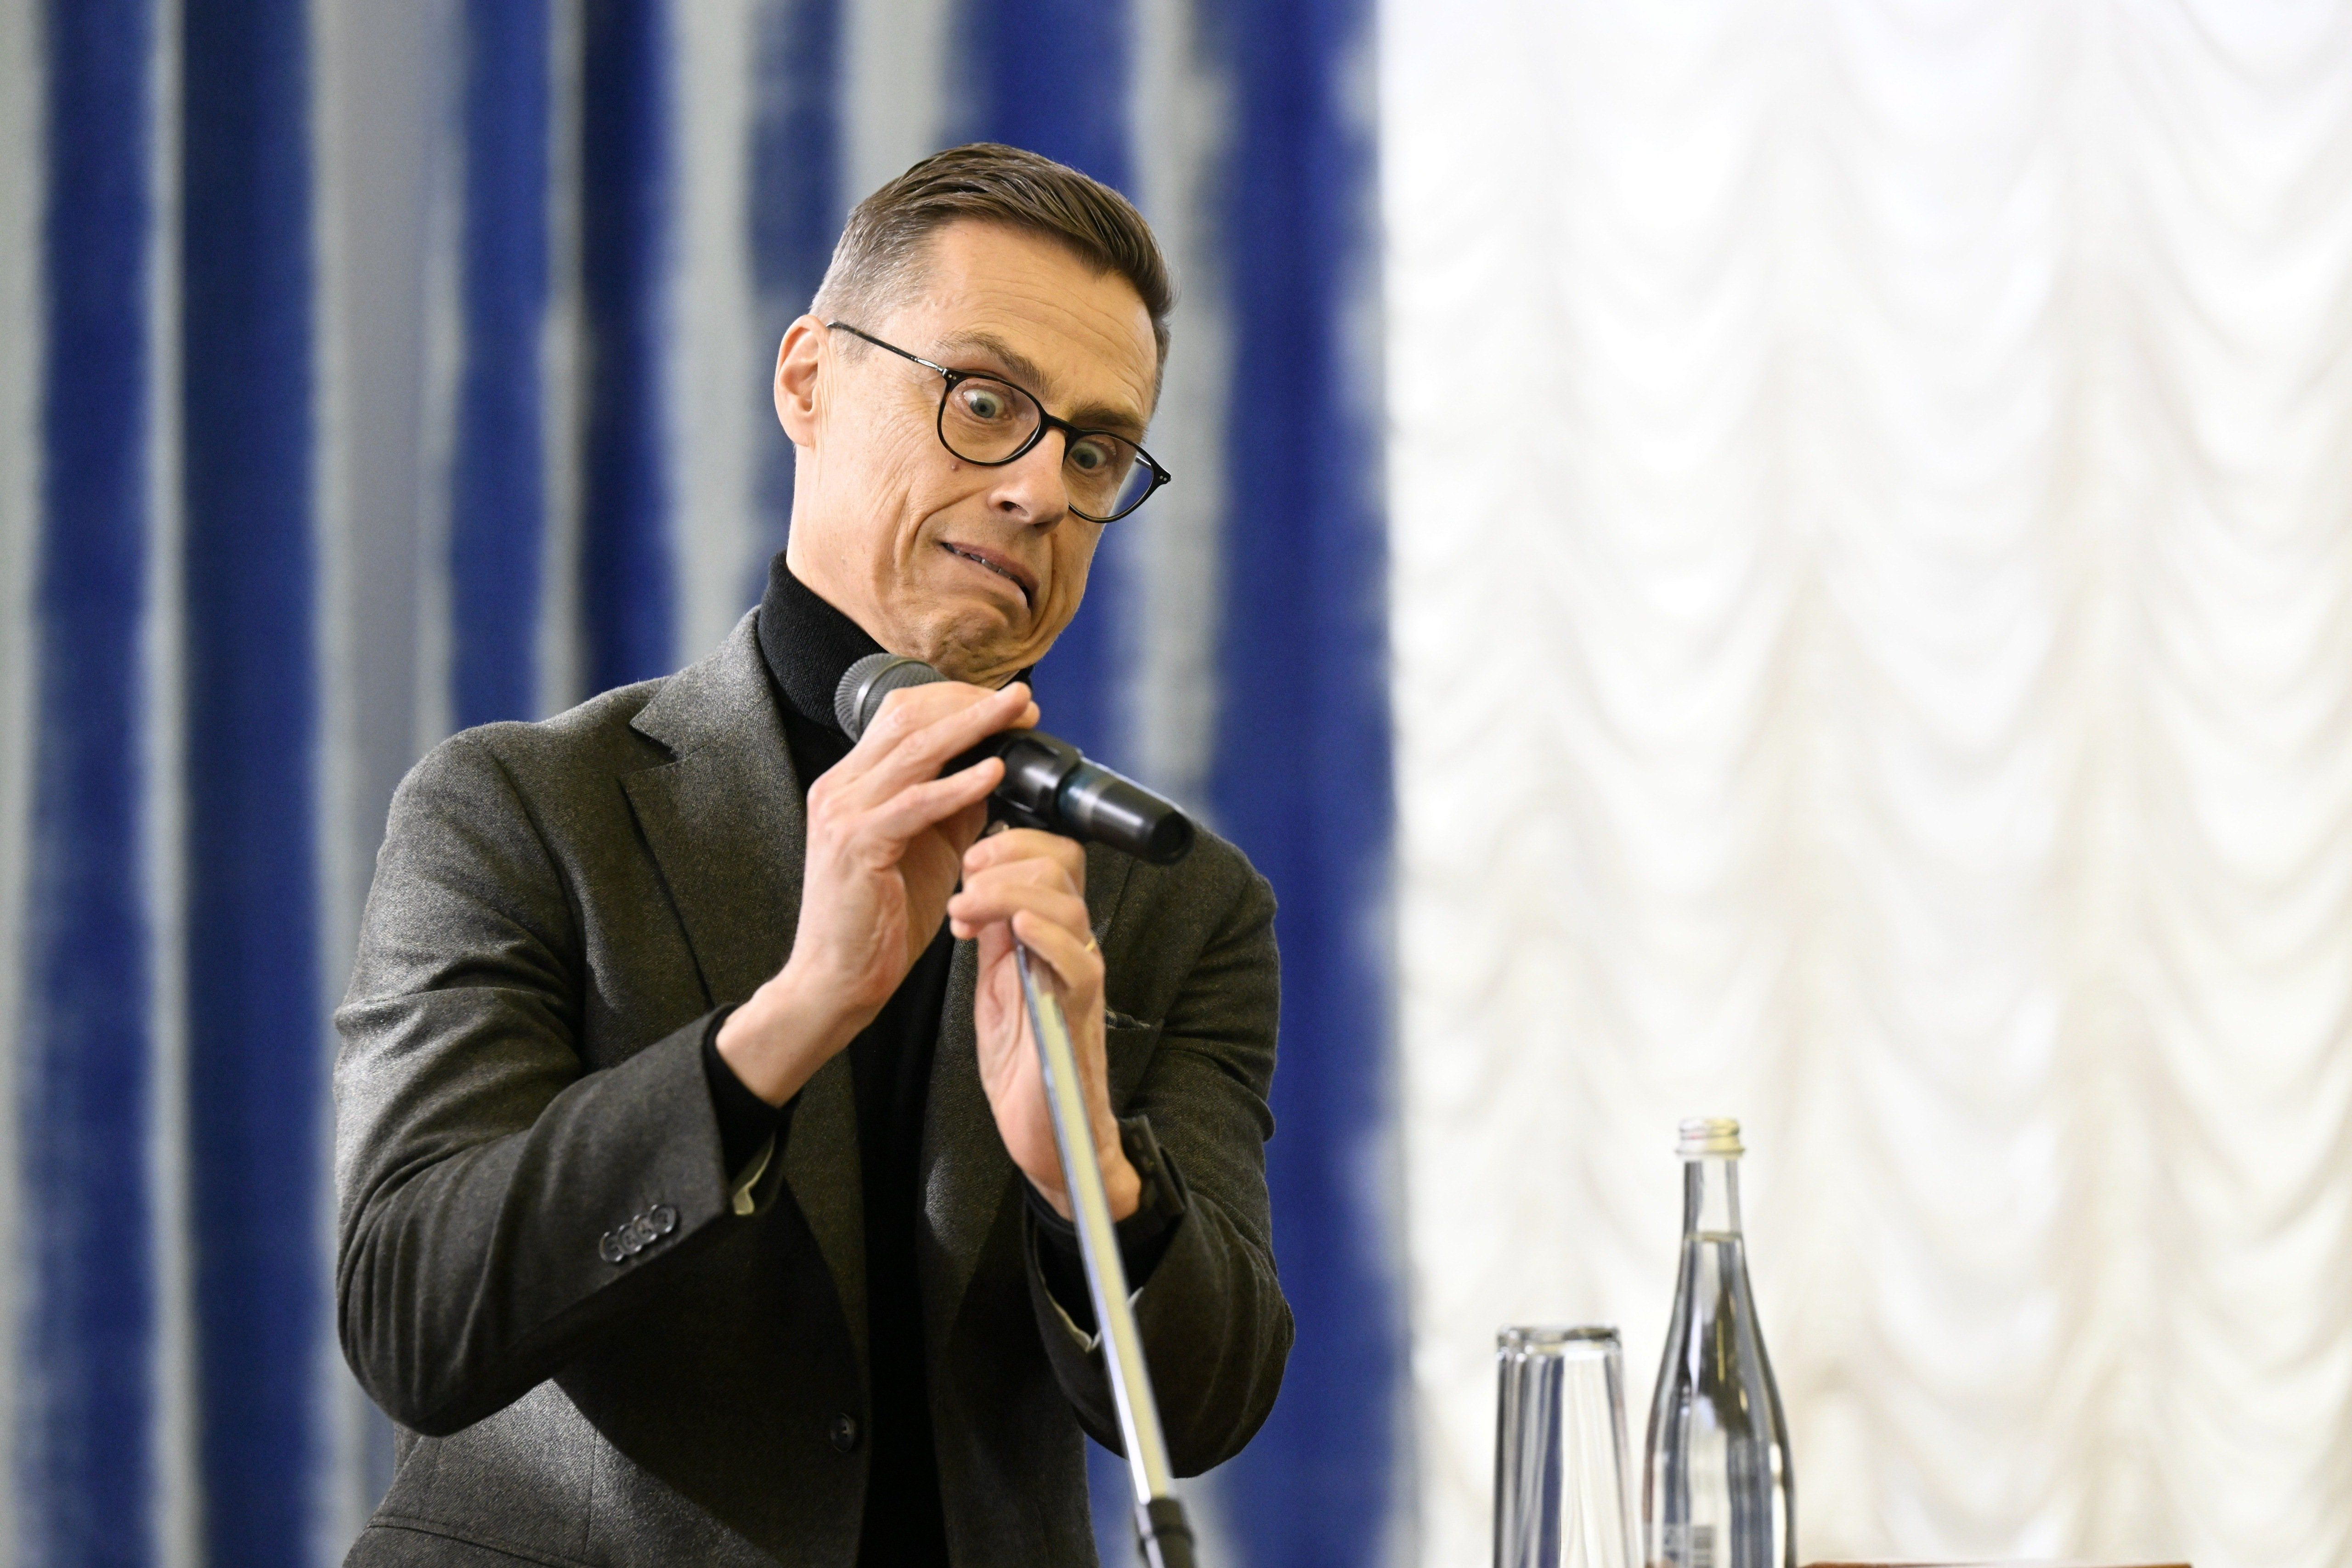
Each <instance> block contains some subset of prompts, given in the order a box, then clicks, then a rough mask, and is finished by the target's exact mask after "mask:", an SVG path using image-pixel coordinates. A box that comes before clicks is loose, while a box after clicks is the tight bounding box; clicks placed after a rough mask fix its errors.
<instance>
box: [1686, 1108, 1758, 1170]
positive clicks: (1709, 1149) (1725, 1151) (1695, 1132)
mask: <svg viewBox="0 0 2352 1568" xmlns="http://www.w3.org/2000/svg"><path fill="white" fill-rule="evenodd" d="M1682 1133H1683V1140H1682V1143H1681V1145H1680V1146H1679V1147H1677V1148H1676V1149H1675V1153H1676V1154H1678V1155H1680V1156H1682V1158H1684V1159H1685V1160H1714V1159H1722V1158H1726V1157H1728V1158H1730V1159H1734V1160H1737V1159H1738V1158H1739V1156H1740V1155H1742V1154H1745V1153H1746V1152H1748V1151H1747V1150H1745V1149H1742V1148H1741V1147H1740V1146H1739V1123H1738V1120H1736V1119H1735V1118H1732V1117H1729V1116H1693V1117H1689V1118H1687V1119H1685V1121H1684V1122H1683V1127H1682Z"/></svg>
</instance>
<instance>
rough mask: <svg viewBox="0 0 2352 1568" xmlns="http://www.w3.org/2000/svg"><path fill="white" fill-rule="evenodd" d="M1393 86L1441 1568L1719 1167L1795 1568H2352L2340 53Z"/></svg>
mask: <svg viewBox="0 0 2352 1568" xmlns="http://www.w3.org/2000/svg"><path fill="white" fill-rule="evenodd" d="M1380 81H1381V90H1380V99H1381V168H1382V183H1383V197H1382V207H1383V213H1384V218H1385V225H1386V234H1387V237H1388V250H1387V257H1386V260H1387V267H1388V272H1387V299H1388V302H1389V304H1388V309H1389V323H1390V328H1389V333H1388V338H1387V345H1388V354H1389V358H1388V373H1387V375H1388V384H1389V387H1390V399H1389V405H1390V411H1391V445H1390V447H1389V452H1390V468H1389V473H1390V479H1391V485H1390V491H1389V495H1390V515H1391V519H1392V521H1393V526H1392V529H1391V557H1392V562H1393V567H1392V571H1393V587H1392V592H1391V605H1392V609H1393V616H1392V619H1391V635H1392V638H1393V646H1394V649H1395V659H1396V670H1397V685H1396V713H1397V724H1398V746H1397V757H1398V799H1399V834H1400V839H1399V863H1400V872H1399V874H1400V879H1401V887H1400V893H1399V900H1398V907H1399V910H1400V912H1401V922H1402V924H1401V934H1400V941H1399V950H1400V953H1401V959H1402V969H1401V983H1400V984H1401V996H1402V1002H1401V1007H1402V1023H1401V1030H1402V1040H1403V1045H1402V1051H1403V1056H1404V1061H1405V1069H1404V1072H1405V1089H1404V1094H1403V1104H1404V1106H1405V1145H1406V1149H1407V1159H1406V1172H1407V1191H1408V1192H1409V1194H1410V1195H1411V1201H1410V1205H1409V1226H1410V1232H1411V1243H1410V1255H1411V1258H1412V1281H1413V1283H1412V1295H1413V1302H1414V1319H1415V1324H1416V1330H1417V1331H1416V1335H1415V1349H1414V1362H1413V1366H1414V1375H1413V1387H1414V1397H1415V1400H1416V1405H1417V1408H1418V1410H1419V1411H1420V1413H1421V1419H1420V1423H1419V1433H1420V1442H1419V1448H1418V1454H1419V1458H1420V1472H1419V1486H1418V1491H1419V1497H1420V1518H1421V1526H1422V1530H1423V1552H1422V1561H1423V1562H1425V1563H1431V1564H1437V1563H1471V1562H1476V1561H1479V1560H1480V1558H1481V1554H1482V1552H1484V1551H1485V1550H1486V1546H1485V1541H1486V1513H1485V1510H1486V1495H1487V1487H1488V1474H1489V1471H1488V1466H1489V1465H1490V1464H1491V1460H1490V1458H1489V1457H1488V1456H1489V1454H1490V1447H1489V1445H1490V1443H1491V1441H1492V1437H1491V1434H1492V1430H1493V1425H1492V1423H1493V1414H1492V1412H1493V1406H1492V1403H1491V1401H1492V1393H1491V1390H1492V1386H1493V1382H1492V1379H1493V1373H1492V1367H1491V1356H1492V1341H1491V1339H1490V1338H1489V1335H1490V1334H1491V1332H1492V1330H1493V1328H1494V1326H1495V1325H1496V1324H1498V1323H1502V1322H1507V1321H1606V1322H1616V1323H1620V1324H1622V1325H1623V1328H1624V1331H1625V1343H1626V1348H1627V1355H1628V1367H1629V1375H1630V1377H1631V1379H1632V1382H1633V1409H1634V1413H1635V1415H1634V1418H1635V1421H1636V1424H1637V1425H1636V1437H1637V1441H1638V1436H1639V1426H1638V1423H1639V1422H1640V1420H1641V1415H1640V1413H1641V1411H1642V1410H1643V1408H1645V1406H1646V1401H1647V1394H1648V1390H1649V1382H1650V1379H1651V1378H1652V1377H1653V1376H1654V1373H1655V1368H1656V1364H1657V1363H1656V1360H1655V1357H1656V1356H1657V1354H1658V1351H1659V1345H1660V1342H1661V1339H1662V1337H1663V1334H1664V1328H1665V1322H1666V1315H1667V1307H1668V1302H1669V1299H1670V1293H1671V1291H1672V1289H1673V1284H1674V1278H1675V1242H1676V1237H1677V1221H1678V1217H1679V1184H1678V1173H1677V1170H1676V1166H1675V1161H1674V1159H1673V1157H1672V1152H1673V1147H1674V1133H1675V1121H1676V1119H1677V1118H1679V1117H1682V1116H1688V1115H1737V1116H1738V1117H1739V1118H1740V1119H1741V1121H1742V1124H1743V1126H1744V1128H1745V1130H1746V1134H1747V1142H1748V1151H1749V1152H1748V1158H1747V1161H1746V1163H1745V1166H1746V1169H1745V1180H1746V1186H1745V1198H1746V1204H1747V1214H1746V1218H1747V1236H1748V1245H1749V1247H1750V1250H1751V1255H1752V1258H1753V1268H1754V1278H1755V1283H1756V1288H1757V1294H1758V1300H1759V1310H1760V1312H1761V1316H1762V1322H1763V1327H1764V1331H1765V1334H1766V1338H1767V1342H1768V1343H1769V1347H1770V1349H1771V1352H1772V1356H1773V1360H1774V1363H1775V1365H1776V1367H1777V1369H1778V1372H1779V1379H1780V1388H1781V1390H1782V1392H1783V1394H1784V1395H1785V1396H1786V1399H1787V1403H1788V1407H1789V1415H1790V1422H1791V1424H1792V1427H1793V1432H1794V1439H1795V1455H1796V1466H1797V1478H1798V1510H1799V1516H1800V1524H1801V1542H1802V1547H1801V1560H1810V1559H1853V1560H1872V1561H1879V1560H1885V1559H1886V1558H1889V1557H1897V1558H1927V1557H1933V1556H1937V1555H1938V1554H1942V1555H1946V1556H1948V1557H1951V1558H1969V1559H1975V1558H2004V1559H2006V1558H2013V1557H2079V1558H2088V1559H2100V1560H2107V1561H2147V1562H2177V1561H2193V1562H2195V1563H2198V1564H2199V1565H2200V1568H2255V1565H2258V1564H2259V1565H2261V1568H2326V1565H2331V1564H2342V1563H2347V1562H2352V1312H2347V1310H2346V1307H2345V1296H2344V1288H2343V1287H2344V1261H2343V1260H2344V1258H2345V1257H2346V1256H2347V1248H2352V1160H2347V1145H2346V1129H2347V1126H2352V1117H2348V1116H2347V1111H2352V1070H2347V1069H2352V1038H2347V1026H2352V1025H2347V1020H2352V1009H2347V995H2352V903H2347V896H2352V894H2348V893H2347V890H2352V745H2347V739H2346V736H2347V716H2352V489H2347V481H2352V464H2347V453H2352V354H2347V331H2352V8H2347V6H2345V5H2340V4H2325V5H2293V6H2268V5H2226V4H2207V5H2199V4H2168V3H2157V4H2140V3H2136V0H2134V3H2095V0H2083V3H2079V4H2078V3H2068V4H2045V3H2042V0H1964V3H1959V4H1951V5H1894V4H1840V3H1832V0H1769V3H1765V0H1736V3H1732V4H1725V5H1709V6H1703V7H1702V6H1683V5H1607V4H1595V3H1587V0H1478V3H1473V4H1465V5H1449V6H1444V7H1438V6H1428V5H1413V4H1405V3H1402V0H1398V3H1394V4H1391V5H1387V6H1385V7H1384V8H1383V11H1382V34H1381V77H1380Z"/></svg>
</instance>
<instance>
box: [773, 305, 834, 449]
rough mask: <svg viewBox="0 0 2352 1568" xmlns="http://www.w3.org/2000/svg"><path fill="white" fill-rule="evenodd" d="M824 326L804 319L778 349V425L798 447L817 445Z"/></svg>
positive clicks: (788, 333) (791, 327) (808, 317)
mask: <svg viewBox="0 0 2352 1568" xmlns="http://www.w3.org/2000/svg"><path fill="white" fill-rule="evenodd" d="M825 335H826V334H825V330H824V322H823V321H818V320H817V319H816V318H815V317H814V316H803V317H802V318H801V319H800V320H799V321H794V322H793V324H792V325H791V326H790V327H788V328H787V329H785V331H784V341H783V342H782V344H780V345H779V346H778V347H777V349H776V422H777V423H778V424H780V425H782V426H783V427H784V434H785V435H786V436H787V437H790V438H791V440H792V443H793V446H795V447H814V446H815V445H816V412H817V383H818V381H819V380H820V379H821V378H820V375H819V372H820V371H821V370H822V369H823V366H824V340H825Z"/></svg>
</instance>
